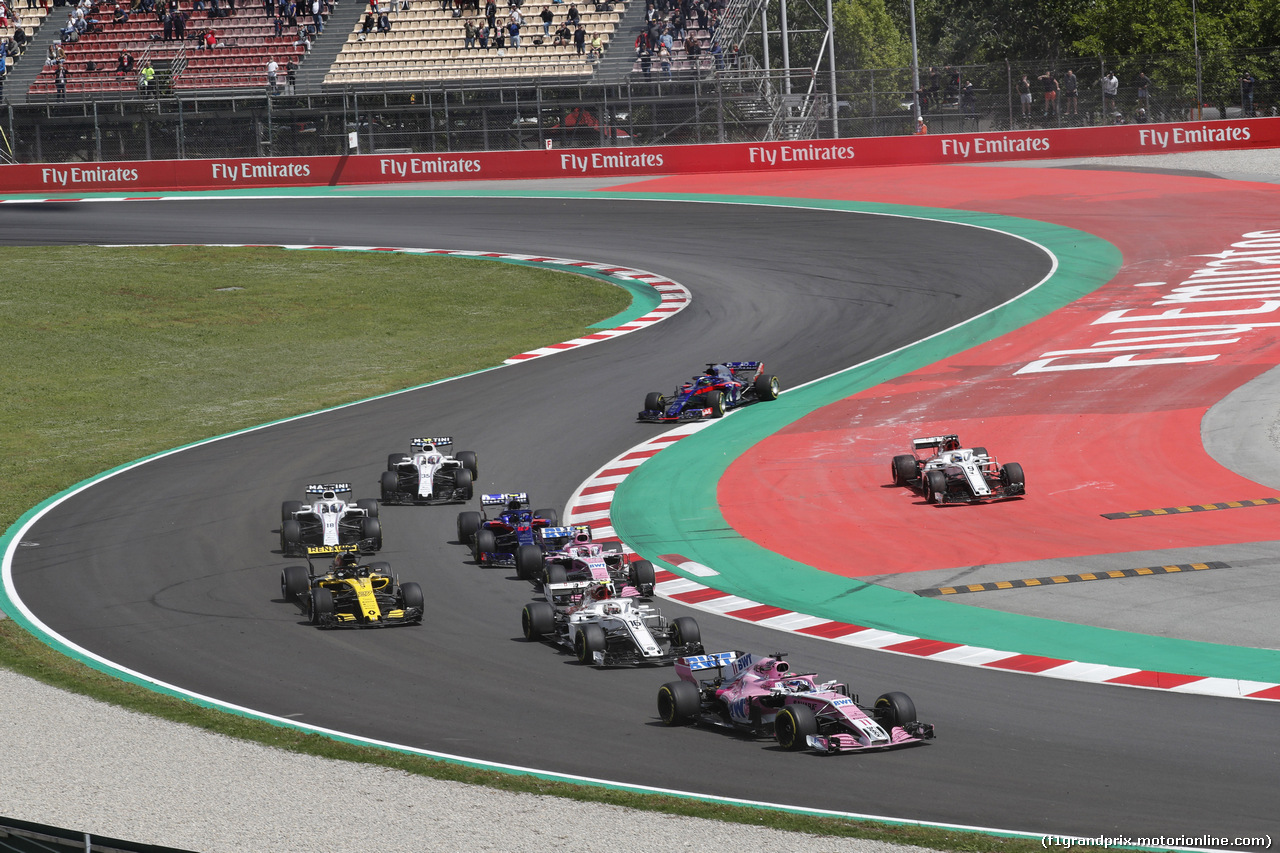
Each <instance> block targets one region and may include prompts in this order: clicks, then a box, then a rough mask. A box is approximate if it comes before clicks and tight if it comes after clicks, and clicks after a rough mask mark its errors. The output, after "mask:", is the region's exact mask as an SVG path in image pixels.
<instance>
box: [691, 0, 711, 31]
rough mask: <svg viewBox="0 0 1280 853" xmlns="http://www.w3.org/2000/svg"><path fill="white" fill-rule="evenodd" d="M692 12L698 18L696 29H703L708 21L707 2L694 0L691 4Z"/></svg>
mask: <svg viewBox="0 0 1280 853" xmlns="http://www.w3.org/2000/svg"><path fill="white" fill-rule="evenodd" d="M693 14H694V15H696V16H697V18H698V29H700V30H705V29H707V25H708V24H709V23H710V17H709V15H708V13H707V4H706V3H705V2H703V0H695V2H694V4H693Z"/></svg>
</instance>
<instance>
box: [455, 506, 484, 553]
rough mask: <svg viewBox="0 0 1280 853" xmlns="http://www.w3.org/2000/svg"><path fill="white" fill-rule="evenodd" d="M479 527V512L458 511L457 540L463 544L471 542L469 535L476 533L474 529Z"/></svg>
mask: <svg viewBox="0 0 1280 853" xmlns="http://www.w3.org/2000/svg"><path fill="white" fill-rule="evenodd" d="M479 529H480V513H478V512H474V511H472V512H460V513H458V541H459V542H461V543H462V544H463V545H470V544H471V537H472V536H475V535H476V531H477V530H479Z"/></svg>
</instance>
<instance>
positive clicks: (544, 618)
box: [520, 601, 556, 640]
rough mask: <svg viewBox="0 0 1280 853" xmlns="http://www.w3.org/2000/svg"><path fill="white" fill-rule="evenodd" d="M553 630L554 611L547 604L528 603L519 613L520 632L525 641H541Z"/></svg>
mask: <svg viewBox="0 0 1280 853" xmlns="http://www.w3.org/2000/svg"><path fill="white" fill-rule="evenodd" d="M555 629H556V614H555V610H554V609H553V608H552V607H551V605H550V604H548V603H547V602H545V601H530V602H529V603H528V604H526V605H525V606H524V610H522V611H520V632H521V633H522V634H524V638H525V639H526V640H541V639H542V638H543V637H545V636H546V635H547V634H550V633H551V632H552V631H554V630H555Z"/></svg>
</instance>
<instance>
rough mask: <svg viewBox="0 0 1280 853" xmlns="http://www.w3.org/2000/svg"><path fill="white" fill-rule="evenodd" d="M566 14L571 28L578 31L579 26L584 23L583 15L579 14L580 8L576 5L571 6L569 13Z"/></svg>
mask: <svg viewBox="0 0 1280 853" xmlns="http://www.w3.org/2000/svg"><path fill="white" fill-rule="evenodd" d="M565 14H566V15H567V16H568V19H569V26H570V27H572V28H574V29H576V28H577V27H578V25H579V24H581V23H582V15H581V14H580V13H579V12H578V7H577V6H575V5H574V4H572V3H570V4H569V11H568V12H566V13H565Z"/></svg>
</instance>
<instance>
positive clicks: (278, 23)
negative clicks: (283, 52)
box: [271, 15, 284, 38]
mask: <svg viewBox="0 0 1280 853" xmlns="http://www.w3.org/2000/svg"><path fill="white" fill-rule="evenodd" d="M271 28H272V30H274V31H275V34H276V38H280V37H282V36H283V35H284V18H282V17H280V16H279V15H276V16H275V17H274V18H272V19H271Z"/></svg>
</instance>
